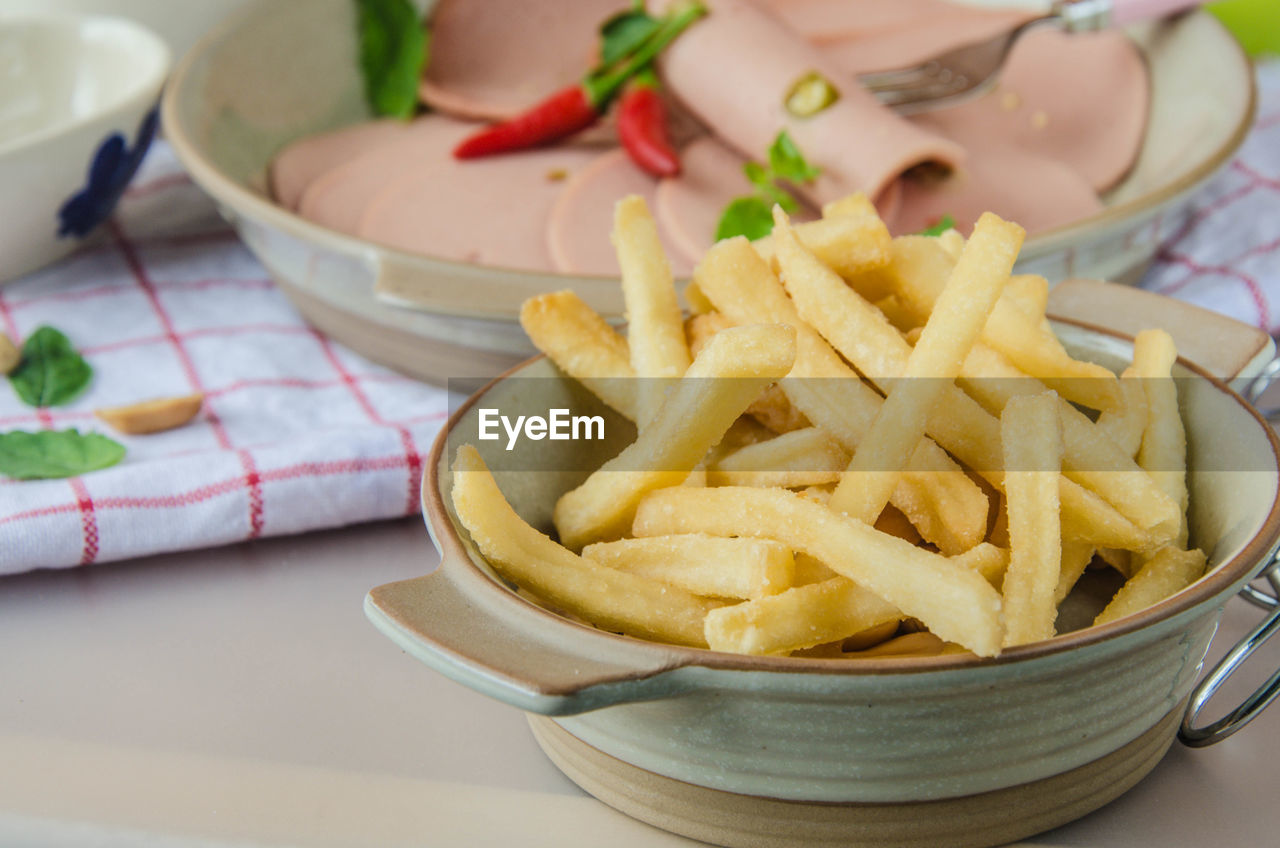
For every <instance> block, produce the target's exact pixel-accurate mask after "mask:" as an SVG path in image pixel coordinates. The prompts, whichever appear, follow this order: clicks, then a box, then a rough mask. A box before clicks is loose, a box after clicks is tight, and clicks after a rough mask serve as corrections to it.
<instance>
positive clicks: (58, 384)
mask: <svg viewBox="0 0 1280 848" xmlns="http://www.w3.org/2000/svg"><path fill="white" fill-rule="evenodd" d="M92 377H93V369H92V368H91V367H90V366H89V363H88V362H85V361H84V358H83V357H82V356H80V354H79V353H77V352H76V349H75V348H74V347H72V345H71V341H70V340H69V339H68V338H67V337H66V336H64V335H63V334H62V333H60V332H58V331H57V330H55V329H54V328H53V327H48V326H45V327H40V328H39V329H37V330H36V331H35V332H34V333H32V334H31V335H30V336H28V337H27V340H26V342H25V343H23V345H22V359H21V361H19V362H18V367H17V368H15V369H13V371H11V372H10V373H9V382H10V383H11V384H12V385H13V390H14V391H15V392H17V393H18V397H20V398H22V400H23V402H24V403H26V404H28V405H30V406H35V407H45V406H61V405H62V404H65V403H68V402H70V401H72V400H74V399H75V397H76V396H77V395H79V394H80V392H82V391H84V387H85V386H87V385H89V380H90V379H91V378H92Z"/></svg>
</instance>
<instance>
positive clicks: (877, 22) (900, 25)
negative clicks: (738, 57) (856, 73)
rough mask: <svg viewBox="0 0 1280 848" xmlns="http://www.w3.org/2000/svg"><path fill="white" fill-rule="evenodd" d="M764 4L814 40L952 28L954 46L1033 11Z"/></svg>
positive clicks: (877, 1)
mask: <svg viewBox="0 0 1280 848" xmlns="http://www.w3.org/2000/svg"><path fill="white" fill-rule="evenodd" d="M765 5H766V6H768V7H769V9H770V10H771V11H772V12H773V13H774V14H776V15H777V16H778V17H779V18H780V19H781V20H783V21H784V22H785V23H786V24H787V26H789V27H791V28H792V29H794V30H795V31H796V32H798V33H800V34H801V35H802V36H804V37H805V38H807V39H808V40H809V41H811V42H813V43H814V44H823V43H825V42H829V41H844V40H847V39H853V38H857V39H866V38H867V37H869V36H878V35H881V34H883V33H888V32H902V31H904V30H917V31H921V32H927V31H929V30H932V29H935V28H936V29H941V30H943V31H951V32H953V33H954V38H953V39H952V40H951V42H950V43H951V45H952V46H954V45H957V44H964V43H966V42H967V41H971V40H973V34H974V33H976V34H977V37H978V38H983V37H985V36H987V35H994V34H996V33H997V32H1001V31H1004V30H1008V29H1010V28H1012V27H1014V26H1017V25H1018V24H1019V23H1021V22H1022V21H1024V20H1026V19H1028V18H1030V17H1034V15H1035V12H1033V11H1028V10H1026V9H1004V8H989V9H986V8H981V7H977V6H973V5H966V4H964V3H950V2H947V0H853V2H850V0H766V3H765ZM1045 5H1046V6H1047V5H1048V4H1047V3H1046V4H1045ZM926 55H927V54H926ZM909 61H913V60H908V61H907V62H897V63H895V64H894V65H882V66H880V67H896V66H900V65H902V64H908V63H909Z"/></svg>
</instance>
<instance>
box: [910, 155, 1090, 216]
mask: <svg viewBox="0 0 1280 848" xmlns="http://www.w3.org/2000/svg"><path fill="white" fill-rule="evenodd" d="M1029 185H1034V186H1035V191H1028V190H1027V186H1029ZM1101 209H1102V202H1101V201H1100V200H1098V196H1097V194H1095V193H1094V191H1093V189H1092V188H1091V187H1090V186H1089V184H1088V183H1087V182H1086V181H1085V180H1084V178H1083V177H1081V176H1080V175H1079V174H1078V173H1076V171H1075V170H1074V169H1072V168H1069V167H1067V166H1066V165H1063V164H1062V163H1061V162H1058V161H1055V160H1053V159H1049V158H1047V157H1045V156H1042V155H1040V154H1037V153H1032V152H1029V151H1025V150H1018V149H1017V148H1014V147H1007V146H1004V145H1002V144H996V143H988V144H984V145H977V146H975V147H973V148H971V149H970V150H969V157H968V159H966V160H965V163H964V165H963V166H961V167H960V168H958V169H956V170H955V171H954V172H952V174H951V175H950V176H949V177H947V178H946V179H945V180H943V181H941V182H939V183H936V184H932V183H925V182H922V181H920V180H916V179H905V180H903V181H902V207H901V209H900V210H899V211H898V214H897V215H896V216H895V218H894V219H893V220H892V221H891V222H889V229H890V230H891V231H892V232H893V233H894V235H906V234H909V233H916V232H919V231H920V230H923V229H924V228H926V227H929V226H932V225H933V224H936V223H937V222H938V221H939V220H940V219H941V218H942V217H943V216H944V215H950V216H952V217H953V218H954V219H955V221H956V224H957V228H958V229H959V230H960V231H961V232H963V233H965V234H966V235H967V234H968V233H969V232H970V231H971V230H972V228H973V223H974V221H976V220H978V217H979V216H981V215H982V213H983V212H994V213H996V214H997V215H999V216H1000V217H1001V218H1004V219H1005V220H1008V221H1017V222H1018V223H1019V224H1021V225H1022V226H1023V227H1025V228H1026V230H1027V232H1029V233H1038V232H1044V231H1045V230H1050V229H1053V228H1054V227H1058V226H1062V225H1063V224H1069V223H1071V222H1073V221H1078V220H1080V219H1081V218H1085V217H1088V216H1089V215H1093V214H1095V213H1097V212H1098V211H1100V210H1101Z"/></svg>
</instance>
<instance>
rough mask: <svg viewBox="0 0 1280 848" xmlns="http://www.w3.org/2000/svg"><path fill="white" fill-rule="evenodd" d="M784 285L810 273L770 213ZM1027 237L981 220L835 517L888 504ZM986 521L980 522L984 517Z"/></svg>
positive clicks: (848, 479) (864, 446)
mask: <svg viewBox="0 0 1280 848" xmlns="http://www.w3.org/2000/svg"><path fill="white" fill-rule="evenodd" d="M774 221H775V224H774V231H775V233H777V234H778V235H777V238H778V245H779V259H780V261H781V263H782V266H783V269H784V273H785V278H786V279H791V278H792V277H793V276H794V275H797V274H803V273H812V272H813V270H815V269H812V267H810V266H809V263H808V260H809V258H810V257H809V256H807V255H806V254H805V252H804V250H803V248H802V247H801V246H800V244H799V243H798V242H797V241H796V240H795V238H794V236H793V235H792V234H791V231H790V229H789V225H788V222H787V221H786V220H785V219H784V217H783V216H782V210H781V209H775V210H774ZM1023 235H1024V231H1023V229H1022V228H1021V227H1019V226H1017V225H1015V224H1009V223H1007V222H1005V221H1002V220H1000V219H999V218H998V217H996V216H995V215H992V214H990V213H988V214H985V215H983V216H982V218H981V219H979V221H978V223H977V225H976V226H975V227H974V231H973V235H972V236H971V237H970V238H969V241H968V243H967V244H966V245H965V248H964V253H963V255H962V256H961V257H960V260H959V261H958V262H957V263H956V266H955V268H954V270H953V271H952V273H951V277H950V279H949V280H948V281H947V285H946V288H945V289H944V290H943V292H942V294H941V295H940V296H939V297H938V299H937V301H936V302H935V304H934V308H933V311H932V312H931V313H930V316H929V320H928V321H927V322H926V323H925V326H924V330H923V331H922V333H921V336H920V341H919V342H918V343H917V344H916V346H915V347H914V348H913V349H912V351H911V353H910V355H909V356H908V357H907V364H906V368H905V369H904V371H903V375H902V379H900V380H899V381H898V382H897V383H895V385H894V386H893V388H892V389H891V390H890V392H889V395H888V397H887V398H886V399H885V403H884V405H883V406H882V407H881V408H880V411H879V412H878V413H877V415H876V420H875V421H874V423H873V424H872V426H871V430H870V431H869V432H868V434H867V435H866V437H865V438H864V439H863V441H862V442H861V443H860V444H859V445H858V448H857V450H856V451H854V454H853V460H852V461H851V463H850V465H849V468H848V469H847V470H846V473H845V476H844V477H843V478H842V479H841V481H840V484H839V485H838V486H836V490H835V493H834V494H833V495H832V497H831V506H832V508H833V509H837V510H840V511H842V512H845V513H848V514H849V515H852V516H853V517H855V518H859V519H861V520H863V521H866V522H873V521H875V519H876V516H878V515H879V514H880V511H881V510H883V509H884V507H885V505H886V504H887V503H888V502H889V495H890V493H891V492H892V491H893V489H894V487H895V486H896V485H897V481H898V473H899V471H900V470H901V469H902V468H903V467H904V466H905V465H906V464H907V462H908V460H909V458H910V456H911V453H912V452H913V450H914V449H915V448H916V445H917V444H918V443H919V442H920V440H921V439H922V438H923V437H924V434H925V428H926V426H927V422H928V419H929V417H930V415H931V414H932V412H933V410H934V407H936V406H937V405H938V401H939V400H940V399H941V398H942V397H944V396H945V394H946V389H948V388H949V387H951V386H952V381H953V380H954V379H955V378H956V376H957V375H958V374H959V373H960V367H961V365H962V364H963V363H964V360H965V357H966V355H967V354H968V352H969V348H970V347H972V346H973V343H974V342H975V341H976V340H977V338H978V336H979V334H981V333H982V328H983V326H984V324H985V323H986V322H987V316H988V315H989V314H990V312H991V308H992V306H994V305H995V303H996V299H997V298H999V297H1000V293H1001V292H1002V291H1003V289H1004V283H1005V280H1007V279H1008V278H1009V273H1010V272H1011V271H1012V269H1013V263H1014V261H1015V260H1016V259H1017V258H1018V250H1019V248H1020V247H1021V246H1022V238H1023ZM984 517H985V516H984Z"/></svg>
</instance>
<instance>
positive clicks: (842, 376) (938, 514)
mask: <svg viewBox="0 0 1280 848" xmlns="http://www.w3.org/2000/svg"><path fill="white" fill-rule="evenodd" d="M827 273H830V272H829V271H827ZM694 279H695V280H698V281H699V284H700V286H701V288H702V291H703V292H704V293H705V294H706V295H707V296H708V297H709V298H710V299H711V300H712V302H713V303H714V304H715V305H716V308H717V309H718V310H720V311H721V312H723V313H725V314H726V315H728V316H729V317H730V318H731V319H732V320H734V321H735V322H739V323H750V322H753V321H762V320H775V321H783V322H785V323H788V324H790V325H792V326H794V327H795V328H796V365H795V367H794V368H793V369H792V370H791V373H790V374H789V375H788V377H787V379H785V380H783V381H782V383H781V385H782V388H783V391H785V392H786V394H787V397H789V398H790V399H791V402H792V403H793V404H794V405H795V407H796V408H797V409H799V410H800V411H801V412H802V413H804V415H805V417H806V418H808V419H809V420H810V421H811V422H813V423H814V424H815V425H816V426H818V427H821V428H823V429H824V430H826V431H827V432H828V433H831V434H832V435H833V436H835V437H836V439H838V440H839V441H840V443H841V444H842V445H843V446H844V447H845V449H846V450H850V451H852V450H853V449H854V448H855V447H856V446H857V444H858V442H859V441H860V440H861V439H862V437H863V435H864V434H865V433H866V432H867V430H868V429H869V428H870V426H871V422H872V421H873V420H874V418H875V414H876V411H877V410H878V409H879V408H880V405H881V404H882V403H883V400H882V398H881V397H880V396H879V395H878V394H876V392H875V391H874V390H873V389H872V388H871V387H870V386H868V385H866V384H865V383H863V382H862V381H861V380H860V379H859V378H858V375H857V374H856V373H855V372H854V371H853V369H851V368H850V367H849V366H848V365H846V364H845V363H844V361H843V360H842V359H841V358H840V355H839V354H837V353H836V352H835V351H834V350H833V349H832V348H831V346H830V345H828V344H827V343H826V342H825V341H824V340H823V339H822V338H821V337H819V336H818V334H817V333H816V332H815V331H814V330H813V328H812V327H810V326H809V325H808V324H806V323H805V322H804V321H802V320H801V318H800V316H799V315H798V314H797V313H796V307H795V305H794V304H793V303H792V302H791V300H790V299H788V298H787V294H786V291H785V290H784V289H783V288H782V284H781V283H780V282H778V278H777V277H775V276H774V274H773V272H772V271H771V270H770V269H769V267H768V266H767V265H765V264H764V262H763V261H762V260H761V259H760V257H759V256H758V255H757V254H756V253H755V251H754V250H752V249H751V247H750V244H749V243H748V242H747V241H746V240H745V239H726V240H724V241H721V242H718V243H717V244H716V245H715V246H714V247H712V248H711V250H709V251H708V252H707V254H706V256H705V257H704V258H703V260H702V262H701V263H700V264H699V265H698V267H697V269H695V271H694ZM837 279H838V278H837ZM841 285H843V284H841ZM890 330H892V328H890ZM899 341H901V339H900V337H899ZM911 470H913V471H929V472H934V473H931V474H929V475H921V476H913V475H907V476H905V477H904V479H903V480H902V481H901V482H900V483H899V485H898V487H897V488H896V489H895V490H894V493H893V497H892V498H891V499H890V503H892V504H893V505H894V506H896V507H897V508H898V509H900V510H902V512H903V513H904V514H905V515H906V516H907V517H908V518H910V519H911V523H912V524H914V525H915V526H916V527H917V529H919V530H920V533H921V535H922V536H924V537H925V539H927V540H929V541H930V542H932V543H934V544H936V545H938V547H939V548H941V549H942V550H943V551H946V552H949V553H958V552H960V551H963V550H967V549H968V548H971V547H973V545H975V544H977V543H978V542H979V541H981V539H982V537H983V535H984V534H985V532H986V509H987V501H986V496H985V495H983V493H982V491H981V490H980V489H978V487H977V486H976V485H975V484H974V483H973V481H971V480H969V479H968V478H967V477H965V476H964V473H963V472H962V471H961V470H960V467H959V466H958V465H956V463H955V462H954V461H953V460H952V459H951V458H950V457H948V456H947V455H946V453H945V452H944V451H942V450H941V449H939V448H938V446H937V445H935V444H933V443H932V442H921V446H920V448H918V449H917V451H916V452H915V454H914V455H913V456H912V462H911Z"/></svg>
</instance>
